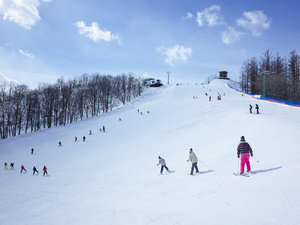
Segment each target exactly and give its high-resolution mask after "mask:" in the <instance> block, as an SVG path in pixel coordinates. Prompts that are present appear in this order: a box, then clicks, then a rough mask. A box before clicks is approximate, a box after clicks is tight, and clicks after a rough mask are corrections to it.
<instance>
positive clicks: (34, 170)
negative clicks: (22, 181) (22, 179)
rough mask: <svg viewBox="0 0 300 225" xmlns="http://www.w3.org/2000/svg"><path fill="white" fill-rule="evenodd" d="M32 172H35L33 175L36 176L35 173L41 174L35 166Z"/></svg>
mask: <svg viewBox="0 0 300 225" xmlns="http://www.w3.org/2000/svg"><path fill="white" fill-rule="evenodd" d="M32 170H33V174H32V175H34V174H35V173H37V174H39V171H38V170H37V169H36V167H35V166H34V167H33V169H32Z"/></svg>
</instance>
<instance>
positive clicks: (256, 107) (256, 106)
mask: <svg viewBox="0 0 300 225" xmlns="http://www.w3.org/2000/svg"><path fill="white" fill-rule="evenodd" d="M255 109H256V113H257V114H259V111H258V110H259V107H258V105H257V104H255Z"/></svg>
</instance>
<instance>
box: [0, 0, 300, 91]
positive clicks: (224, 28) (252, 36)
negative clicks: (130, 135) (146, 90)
mask: <svg viewBox="0 0 300 225" xmlns="http://www.w3.org/2000/svg"><path fill="white" fill-rule="evenodd" d="M299 6H300V3H298V1H297V0H290V1H283V0H276V1H267V0H264V1H262V0H248V1H244V0H228V1H227V0H226V1H224V0H223V1H220V0H219V1H210V0H202V1H200V0H185V1H183V0H182V1H180V0H160V1H158V0H151V1H150V0H148V1H146V0H135V1H134V0H127V1H122V0H105V1H99V0H98V1H96V0H85V1H77V0H73V1H71V0H63V1H61V0H0V31H1V35H0V77H2V78H0V79H2V80H3V79H4V78H5V79H10V80H16V81H18V82H19V83H24V84H27V85H29V86H30V87H37V85H38V83H39V82H49V83H53V82H55V81H56V79H57V78H59V77H61V76H63V77H65V78H66V79H69V78H72V77H76V76H80V75H82V74H84V73H89V74H91V73H102V74H112V75H117V74H120V73H123V72H125V73H128V72H133V73H135V74H136V75H139V76H143V75H145V74H146V75H148V76H153V77H156V78H160V79H162V80H163V82H164V83H166V79H167V73H166V72H167V71H171V82H172V83H176V82H202V81H204V80H205V79H206V78H207V77H209V76H211V75H216V74H218V71H219V70H227V71H228V72H229V76H230V77H231V78H232V79H238V77H239V70H240V67H241V65H242V63H243V61H244V60H245V59H248V58H250V57H252V56H259V55H261V54H262V52H264V51H265V50H267V49H270V50H271V52H272V53H273V54H276V53H279V54H280V55H282V56H288V54H289V53H290V52H291V51H292V50H296V52H297V53H299V52H300V44H299V43H300V41H299V40H300V35H299V32H300V29H299V28H300V25H299V21H300V15H299V13H298V12H299V10H298V9H299Z"/></svg>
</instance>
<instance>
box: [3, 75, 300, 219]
mask: <svg viewBox="0 0 300 225" xmlns="http://www.w3.org/2000/svg"><path fill="white" fill-rule="evenodd" d="M210 89H211V91H210ZM205 92H207V93H208V94H209V95H211V96H212V101H211V102H209V101H208V96H205ZM218 92H219V93H220V94H222V100H221V101H218V100H217V97H216V96H217V93H218ZM224 93H225V96H224V95H223V94H224ZM193 96H197V97H198V99H193ZM249 104H252V105H255V104H259V106H260V112H261V114H260V115H257V114H255V113H254V114H249ZM137 109H139V110H140V111H142V112H143V115H140V114H139V113H138V112H137ZM147 110H149V111H150V113H149V114H147V113H146V111H147ZM253 111H254V112H255V109H253ZM119 118H122V121H119ZM102 125H105V126H106V132H105V133H103V132H100V131H99V128H100V127H101V126H102ZM89 130H92V131H93V135H89ZM84 135H85V136H86V137H87V141H86V142H85V143H84V142H83V141H82V137H83V136H84ZM242 135H244V136H245V138H246V141H248V142H249V144H250V145H251V147H252V149H253V153H254V157H255V158H256V159H254V158H251V166H252V170H253V171H256V172H257V173H256V174H251V175H250V177H242V176H235V175H233V172H236V171H237V170H238V159H237V154H236V148H237V145H238V144H239V141H240V137H241V136H242ZM75 136H77V137H78V140H79V141H78V142H77V143H75V142H74V137H75ZM58 141H62V145H63V147H58ZM299 141H300V109H299V108H296V107H291V106H287V105H280V104H275V103H270V102H264V101H260V100H256V99H253V98H251V97H249V96H247V95H245V96H242V95H241V94H240V93H238V92H236V91H234V90H232V89H230V88H229V87H228V86H227V85H226V81H224V80H214V81H213V82H211V83H210V85H206V86H204V87H203V86H202V85H181V86H170V87H164V88H158V89H155V88H153V89H148V90H146V92H145V94H144V95H143V96H142V97H140V98H139V99H137V100H135V101H133V102H132V103H130V104H128V105H126V106H124V107H121V108H119V109H117V110H115V111H113V112H110V113H107V114H104V115H101V116H99V117H96V118H91V119H87V120H84V121H80V122H77V123H73V124H68V125H66V126H65V127H63V126H62V127H56V128H51V129H45V130H42V131H39V132H37V133H29V134H24V135H21V136H18V137H14V138H9V139H7V140H1V143H0V162H1V171H0V182H1V183H0V201H1V204H0V224H1V225H2V224H3V225H4V224H7V225H54V224H55V225H67V224H70V225H86V224H91V225H94V224H101V225H102V224H103V225H110V224H112V225H144V224H145V225H196V224H197V225H198V224H213V225H220V224H225V225H226V224H228V225H235V224H237V225H241V224H249V225H278V224H282V225H297V224H300V176H299V170H300V162H299V161H300V144H299ZM32 147H33V148H34V149H35V153H34V155H31V154H30V149H31V148H32ZM190 148H193V150H194V152H195V153H196V155H197V156H198V159H199V160H200V161H201V162H198V167H199V169H200V171H201V173H200V174H198V175H195V176H190V175H188V174H189V172H190V167H191V165H190V164H189V163H188V162H187V159H188V154H189V149H190ZM158 156H161V157H163V158H164V159H165V160H166V162H167V166H168V167H169V169H170V170H175V172H174V173H167V172H166V173H164V175H160V172H159V171H160V167H158V166H157V163H158ZM257 161H259V162H257ZM4 162H7V163H8V165H9V164H10V163H11V162H14V163H15V170H14V171H13V170H7V171H4V170H3V165H4ZM202 163H204V164H205V165H204V164H202ZM21 164H24V166H25V168H26V169H27V174H20V166H21ZM44 165H46V166H47V167H48V173H49V176H48V177H43V175H42V167H43V166H44ZM33 166H36V167H37V168H38V170H39V172H40V174H39V175H35V176H33V175H32V167H33ZM208 167H209V168H208Z"/></svg>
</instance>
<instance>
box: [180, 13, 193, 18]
mask: <svg viewBox="0 0 300 225" xmlns="http://www.w3.org/2000/svg"><path fill="white" fill-rule="evenodd" d="M193 17H194V15H193V14H192V13H190V12H187V13H186V14H185V16H184V17H182V19H183V20H189V19H192V18H193Z"/></svg>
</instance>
